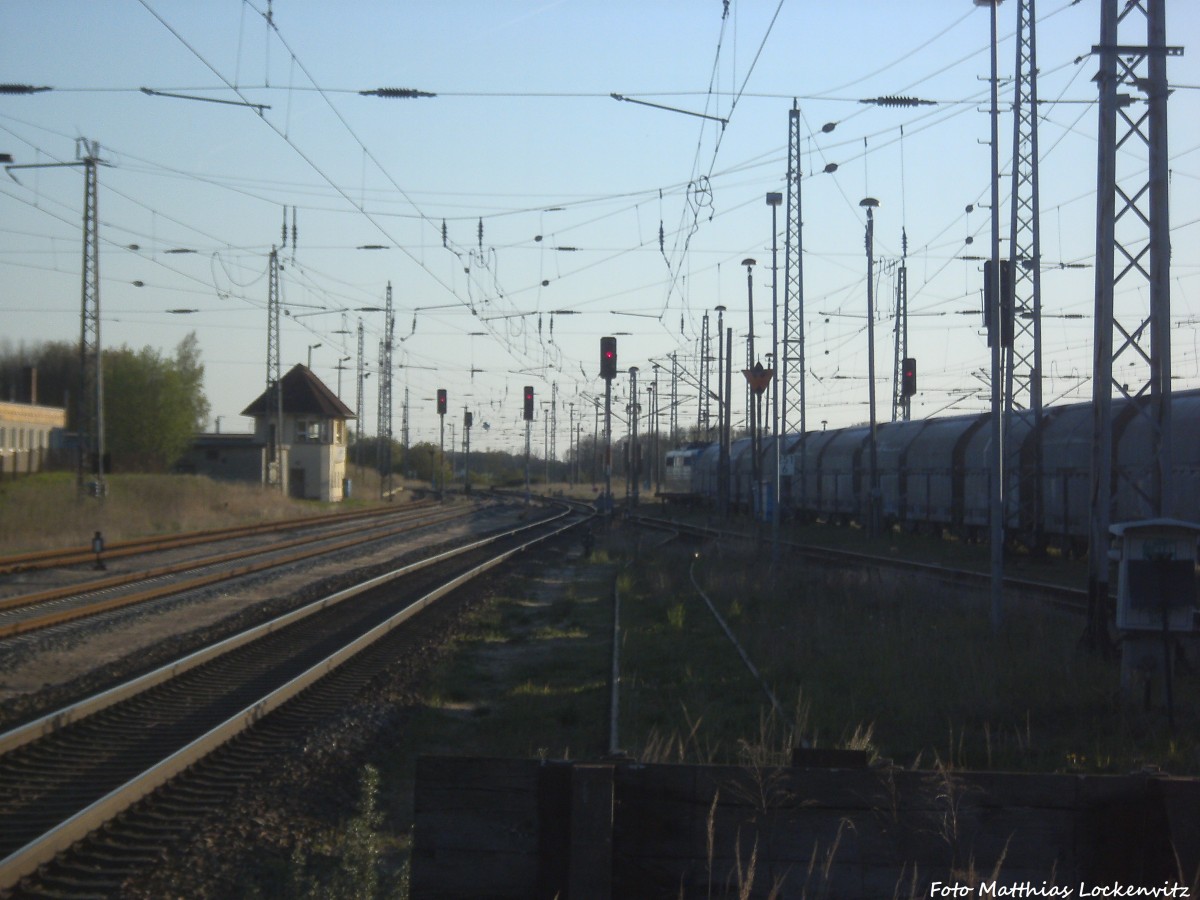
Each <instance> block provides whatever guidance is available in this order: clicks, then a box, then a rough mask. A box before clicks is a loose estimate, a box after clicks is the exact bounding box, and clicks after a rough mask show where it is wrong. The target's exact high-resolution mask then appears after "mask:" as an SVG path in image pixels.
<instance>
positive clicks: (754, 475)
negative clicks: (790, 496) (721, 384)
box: [731, 258, 759, 492]
mask: <svg viewBox="0 0 1200 900" xmlns="http://www.w3.org/2000/svg"><path fill="white" fill-rule="evenodd" d="M742 265H743V266H745V267H746V307H747V318H748V320H749V322H748V324H749V326H750V330H749V332H748V334H747V337H746V348H747V354H748V356H749V359H748V361H747V362H748V364H747V366H746V371H747V372H749V371H750V367H751V366H753V365H754V272H753V269H754V266H755V265H757V263H756V261H755V260H753V259H749V258H747V259H743V260H742ZM746 377H747V378H749V375H747V376H746ZM731 405H732V404H731ZM746 407H747V408H746V417H747V418H748V419H749V420H750V483H751V484H752V485H754V488H753V490H754V491H755V492H757V491H758V482H759V461H758V422H757V421H755V417H754V402H753V400H752V399H750V398H749V396H747V402H746Z"/></svg>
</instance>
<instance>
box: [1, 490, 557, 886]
mask: <svg viewBox="0 0 1200 900" xmlns="http://www.w3.org/2000/svg"><path fill="white" fill-rule="evenodd" d="M572 512H573V511H572V510H571V509H569V508H567V509H563V510H561V511H560V512H558V513H557V514H555V515H554V516H551V517H550V518H548V519H542V520H539V521H538V522H534V523H529V524H526V525H522V526H520V527H518V528H513V529H509V530H507V531H505V532H502V533H499V534H496V535H491V536H489V537H487V538H484V539H482V540H479V541H475V542H472V543H470V544H468V545H465V546H463V547H459V548H455V549H453V550H448V551H445V552H443V553H440V554H437V555H435V556H433V557H430V558H428V559H426V560H422V561H420V562H418V563H413V564H410V565H408V566H404V567H401V568H399V569H396V570H393V571H391V572H388V573H385V574H383V575H379V576H376V577H375V578H372V579H370V580H368V581H366V582H363V583H362V584H360V585H356V586H354V587H352V588H347V589H345V590H342V591H339V592H337V593H335V594H332V595H330V596H329V597H326V598H323V599H322V600H320V601H317V602H315V603H312V604H309V605H308V606H306V607H304V609H302V610H296V611H294V612H292V613H289V614H287V615H285V616H283V617H281V618H280V619H279V620H275V621H272V622H269V623H264V624H262V625H259V626H256V627H255V628H252V629H249V630H248V631H247V632H245V633H243V634H242V635H238V636H237V637H235V638H230V639H229V640H227V641H223V642H221V644H218V645H216V646H214V647H213V648H209V649H208V650H206V651H200V652H199V653H194V654H191V655H189V656H188V657H185V658H184V659H182V660H179V661H177V662H176V663H172V664H170V665H168V666H164V667H162V668H160V669H159V670H157V671H156V672H154V673H150V674H148V675H146V676H143V677H142V678H139V679H135V680H134V681H133V682H130V683H129V685H125V686H121V687H119V688H114V689H112V690H111V691H106V692H104V694H102V695H99V696H98V697H95V698H91V699H89V700H85V701H82V702H81V703H79V704H75V705H74V706H72V707H69V708H67V709H65V710H61V711H59V712H57V713H53V714H51V715H49V716H46V717H43V719H40V720H38V721H37V722H31V723H29V724H28V725H25V726H22V727H21V728H19V729H15V730H14V732H10V733H9V734H6V735H2V736H0V747H4V748H6V749H11V748H12V747H15V746H20V744H21V743H27V742H29V741H31V740H34V739H36V738H39V737H43V736H45V735H46V734H49V733H51V732H52V731H54V730H57V729H59V728H62V727H65V726H66V725H67V724H68V723H69V722H71V721H77V720H78V719H79V718H82V717H83V716H86V715H90V714H92V713H94V712H96V711H97V710H98V709H100V708H103V706H104V705H111V704H113V703H116V702H118V701H119V700H120V699H126V698H128V697H130V696H134V695H135V694H137V693H140V692H141V691H144V690H146V689H148V688H149V687H150V686H151V682H154V683H162V682H163V681H167V680H170V679H171V678H174V677H176V675H178V674H180V673H181V672H182V671H186V670H187V669H190V668H195V667H196V666H198V665H200V664H201V662H203V661H206V660H207V659H212V658H215V656H217V655H220V654H221V653H225V652H228V651H229V650H231V649H233V648H234V645H238V646H240V645H243V644H246V643H249V642H250V641H252V640H254V639H256V638H258V637H262V636H264V635H266V634H268V633H270V632H271V631H274V630H277V629H279V628H281V627H283V625H282V622H283V620H288V621H289V622H291V621H298V620H299V619H300V618H304V617H306V616H309V615H313V614H315V613H317V612H320V611H321V610H323V609H326V608H328V607H330V606H331V605H335V604H337V603H341V602H344V601H345V600H347V599H349V598H350V597H353V596H356V595H357V594H361V593H363V592H364V591H367V590H370V589H371V588H374V587H379V586H380V585H382V584H386V583H388V582H390V581H393V580H396V579H398V578H401V577H403V576H404V575H407V574H411V573H412V572H413V571H415V570H416V569H419V568H424V567H426V566H429V565H433V564H434V563H436V562H442V561H445V560H447V559H450V558H452V557H454V556H458V555H461V554H463V553H467V552H469V551H471V550H475V549H479V548H481V547H484V546H486V545H488V544H492V543H495V542H496V541H499V540H502V539H504V538H506V537H511V536H513V535H518V534H521V533H522V532H525V531H528V530H531V529H534V528H545V527H546V526H547V525H554V523H556V522H561V520H562V519H563V518H565V517H568V516H571V515H572ZM576 524H578V522H568V523H566V524H559V525H557V527H554V528H553V529H552V530H550V531H549V532H547V533H546V534H543V535H540V536H536V537H532V538H530V539H529V540H527V541H524V542H523V543H521V544H519V545H518V546H516V547H512V548H509V549H507V550H504V551H502V552H501V553H498V554H496V555H495V556H493V557H492V558H491V559H489V560H487V561H485V562H483V563H481V564H479V565H477V566H474V567H472V568H471V569H470V570H468V571H466V572H463V573H460V574H459V575H457V576H455V577H453V578H451V579H450V580H448V581H446V582H444V583H443V584H442V585H440V586H439V587H437V588H435V589H434V590H432V591H430V592H428V593H426V594H425V595H424V596H422V597H421V598H420V599H418V600H416V601H414V602H412V603H410V604H408V605H407V606H406V607H405V608H404V609H402V610H400V611H398V612H397V613H395V614H394V615H392V616H390V617H389V618H388V619H387V620H385V621H384V622H381V623H379V624H377V625H375V626H374V627H373V628H371V629H369V630H368V631H367V632H365V633H363V634H362V635H360V636H359V637H357V638H355V639H353V640H352V641H350V642H349V643H347V644H346V645H344V646H343V647H342V648H341V649H339V650H337V651H335V652H334V653H332V654H330V655H329V656H327V657H326V658H325V659H323V660H322V661H321V662H319V663H317V664H315V665H313V666H310V667H309V668H308V669H307V670H306V671H305V672H303V673H302V674H300V675H298V676H296V677H294V678H292V679H291V680H290V681H288V682H287V683H285V684H283V685H281V686H279V687H277V688H275V689H273V690H271V691H269V692H268V693H267V694H266V695H265V696H263V697H262V698H260V699H259V700H257V701H256V702H254V703H252V704H250V705H249V706H246V707H245V708H243V709H242V710H241V711H240V712H238V713H237V714H235V715H233V716H231V717H229V718H228V719H226V720H225V721H224V722H223V723H221V724H220V725H217V726H216V727H214V728H212V729H210V730H209V731H208V732H206V733H205V734H204V735H202V736H200V737H198V738H196V739H194V740H192V741H191V742H190V743H188V744H187V745H186V746H185V747H183V748H181V749H179V750H178V751H176V752H175V753H172V754H171V755H170V756H168V757H166V758H164V759H162V760H160V761H159V762H158V763H156V764H154V765H153V766H151V767H150V768H148V769H147V770H145V771H144V772H143V773H142V774H140V775H139V776H136V777H134V778H132V779H130V780H129V781H127V782H126V783H125V784H123V785H121V786H120V787H118V788H116V789H114V790H112V791H110V792H109V793H108V794H106V795H105V796H103V797H101V798H100V799H98V800H96V801H95V802H93V803H91V804H90V805H89V806H87V807H86V808H85V809H83V810H80V811H78V812H76V813H74V814H73V815H71V816H70V817H69V818H67V819H66V820H64V821H63V822H61V823H59V824H58V825H56V826H54V827H53V828H51V829H50V830H48V831H47V832H45V833H44V834H43V835H42V836H41V837H40V838H37V839H35V840H33V841H30V842H29V843H28V844H26V845H25V846H24V847H22V848H21V849H19V850H17V851H15V852H13V853H11V854H10V855H9V856H8V857H6V858H5V859H3V860H0V889H8V888H12V887H14V886H15V885H16V884H17V883H18V882H19V881H20V880H21V879H22V878H24V877H25V876H27V875H29V874H31V873H33V872H34V871H36V870H37V868H38V867H39V866H41V865H43V864H44V863H46V862H48V861H50V860H51V859H53V858H54V857H55V856H57V855H58V854H59V853H61V852H63V851H64V850H66V849H67V848H68V847H70V846H72V845H73V844H75V843H76V842H77V841H79V840H80V839H81V838H83V837H85V836H86V835H88V834H90V833H91V832H93V831H95V830H96V829H97V828H99V827H100V826H102V825H103V824H104V823H106V822H108V821H110V820H111V819H112V818H113V817H115V816H116V815H118V814H119V813H120V812H122V811H123V810H125V809H127V808H128V807H130V806H131V805H133V804H134V803H136V802H137V801H138V800H140V799H142V798H143V797H145V796H147V795H148V794H150V793H151V792H152V791H154V790H155V789H156V788H158V787H160V786H162V785H163V784H164V783H166V782H167V781H169V780H170V779H171V778H173V777H175V776H176V775H178V774H179V773H181V772H182V771H184V770H185V769H187V768H188V767H189V766H192V765H194V764H195V763H196V762H197V761H198V760H200V759H201V758H203V757H204V756H207V755H208V754H210V753H212V752H213V751H214V750H215V749H216V748H218V747H220V746H221V745H223V744H224V743H226V742H228V741H229V740H231V739H232V738H233V737H235V736H236V735H238V734H240V733H242V732H243V731H245V730H246V729H248V728H250V727H252V726H253V725H254V724H255V723H257V722H258V721H260V720H261V719H262V718H263V717H264V716H266V715H267V714H268V713H269V712H271V711H272V710H274V709H277V708H278V707H280V706H281V705H283V704H284V703H285V702H286V701H287V700H289V699H291V698H292V697H294V696H296V695H297V694H299V693H300V692H302V691H303V690H305V689H306V688H307V687H309V686H310V685H312V684H313V683H315V682H316V681H318V680H320V679H321V678H323V677H324V676H325V675H327V674H329V673H330V672H332V671H333V670H334V669H336V668H337V667H339V666H341V665H342V664H344V663H345V662H346V661H347V660H348V659H350V658H352V657H353V656H354V655H355V654H357V653H359V652H361V651H362V650H363V649H364V648H365V647H367V646H369V645H370V644H373V643H374V642H376V641H378V640H379V639H380V638H382V637H384V636H385V635H387V634H388V633H390V632H391V631H393V630H395V629H396V628H397V627H399V626H400V625H402V624H404V623H405V622H406V621H408V620H409V619H411V618H412V617H413V616H414V615H416V614H417V613H418V612H420V611H421V610H423V609H425V608H427V607H428V606H430V605H431V604H433V603H434V602H436V601H437V600H438V599H439V598H441V597H443V596H445V595H446V594H447V593H449V592H451V591H453V590H455V589H456V588H457V587H460V586H461V585H463V584H465V583H466V582H467V581H469V580H471V579H472V578H475V577H478V576H479V575H481V574H483V573H484V572H487V571H489V570H491V569H493V568H495V567H496V566H498V565H500V564H501V563H503V562H505V561H507V560H508V559H510V558H512V557H513V556H515V555H516V554H518V553H522V552H524V551H525V550H527V549H529V547H531V546H534V545H535V544H538V543H541V542H543V541H546V540H549V539H551V538H553V537H556V536H558V535H559V534H562V533H563V532H564V531H567V530H569V529H570V528H572V527H574V526H575V525H576ZM204 655H207V656H206V659H200V657H201V656H204ZM18 733H23V734H21V735H18Z"/></svg>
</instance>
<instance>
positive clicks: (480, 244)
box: [479, 216, 483, 250]
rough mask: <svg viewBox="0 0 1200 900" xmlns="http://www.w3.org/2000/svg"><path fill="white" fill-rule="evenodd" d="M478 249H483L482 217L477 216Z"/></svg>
mask: <svg viewBox="0 0 1200 900" xmlns="http://www.w3.org/2000/svg"><path fill="white" fill-rule="evenodd" d="M479 249H480V250H482V249H483V217H482V216H480V218H479Z"/></svg>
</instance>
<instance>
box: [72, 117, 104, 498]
mask: <svg viewBox="0 0 1200 900" xmlns="http://www.w3.org/2000/svg"><path fill="white" fill-rule="evenodd" d="M81 149H82V151H83V155H82V156H80V162H82V164H83V175H84V187H83V284H82V289H81V303H80V317H79V320H80V327H79V372H80V375H81V379H82V383H81V384H80V397H79V411H80V417H79V421H80V434H79V437H80V441H79V454H80V457H79V470H78V476H77V480H78V487H79V490H80V491H81V492H83V490H84V475H83V468H84V463H83V459H84V456H85V455H86V456H88V457H90V460H89V462H90V463H91V469H92V475H93V476H94V479H95V488H94V493H95V496H97V497H103V496H104V495H105V493H106V491H107V488H106V485H105V483H104V376H103V368H102V366H101V354H100V218H99V212H98V206H97V202H98V200H99V189H98V184H97V182H98V178H97V175H96V166H97V164H98V163H99V162H100V159H99V154H100V144H99V143H98V142H95V141H85V140H80V141H77V142H76V145H75V153H76V156H79V154H80V150H81Z"/></svg>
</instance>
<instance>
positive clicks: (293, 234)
mask: <svg viewBox="0 0 1200 900" xmlns="http://www.w3.org/2000/svg"><path fill="white" fill-rule="evenodd" d="M292 252H293V253H295V252H296V207H294V206H293V207H292Z"/></svg>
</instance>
